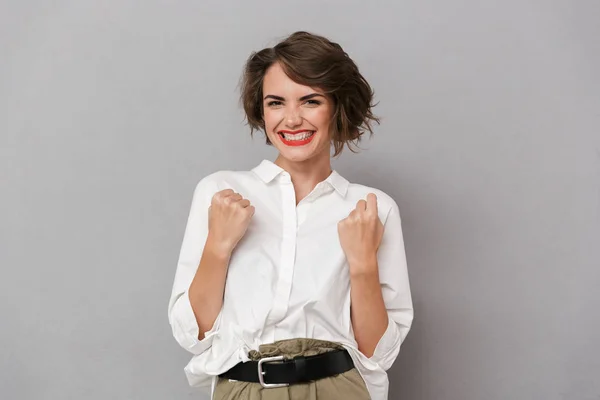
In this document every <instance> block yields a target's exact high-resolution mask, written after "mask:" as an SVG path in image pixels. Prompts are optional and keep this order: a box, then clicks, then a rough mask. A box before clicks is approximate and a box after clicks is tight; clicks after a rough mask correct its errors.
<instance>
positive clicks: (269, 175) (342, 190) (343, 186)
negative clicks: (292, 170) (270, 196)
mask: <svg viewBox="0 0 600 400" xmlns="http://www.w3.org/2000/svg"><path fill="white" fill-rule="evenodd" d="M252 171H253V172H254V173H255V174H256V175H258V177H259V178H260V179H261V180H262V181H263V182H265V183H270V182H271V181H272V180H273V179H275V177H277V175H279V174H281V173H282V172H285V170H284V169H283V168H281V167H280V166H278V165H277V164H275V163H274V162H272V161H269V160H263V161H262V162H261V163H260V164H259V165H257V166H256V167H254V168H253V169H252ZM325 182H327V183H329V184H330V185H331V186H332V187H333V188H334V189H335V190H336V191H337V192H338V193H339V194H340V195H341V196H342V197H345V196H346V193H347V192H348V186H349V185H350V182H348V181H347V180H346V178H344V177H343V176H341V175H340V174H339V173H338V172H337V171H336V170H333V171H332V172H331V174H330V175H329V176H328V177H327V179H325Z"/></svg>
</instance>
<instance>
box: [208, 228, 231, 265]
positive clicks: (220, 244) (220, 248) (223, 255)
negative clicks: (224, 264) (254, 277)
mask: <svg viewBox="0 0 600 400" xmlns="http://www.w3.org/2000/svg"><path fill="white" fill-rule="evenodd" d="M204 248H205V251H209V252H210V253H211V254H212V255H213V256H214V257H217V258H219V259H226V260H228V259H229V258H230V257H231V253H233V246H231V245H230V244H229V243H227V242H225V241H223V240H219V239H217V238H215V237H214V236H213V235H211V234H210V232H209V234H208V237H207V239H206V245H205V246H204Z"/></svg>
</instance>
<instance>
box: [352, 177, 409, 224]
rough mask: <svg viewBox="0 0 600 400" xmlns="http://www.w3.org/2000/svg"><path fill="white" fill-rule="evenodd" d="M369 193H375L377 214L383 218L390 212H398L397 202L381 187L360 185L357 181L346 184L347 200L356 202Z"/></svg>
mask: <svg viewBox="0 0 600 400" xmlns="http://www.w3.org/2000/svg"><path fill="white" fill-rule="evenodd" d="M369 193H373V194H375V196H377V207H378V209H379V214H380V216H382V217H383V218H382V219H383V220H385V219H387V216H388V215H389V214H390V212H394V213H397V214H398V215H399V214H400V212H399V210H398V203H396V201H395V200H394V198H393V197H392V196H390V195H389V194H387V193H386V192H384V191H383V190H381V189H377V188H374V187H371V186H366V185H361V184H359V183H350V184H349V186H348V193H347V199H348V200H349V201H353V202H357V201H358V200H361V199H366V198H367V195H368V194H369Z"/></svg>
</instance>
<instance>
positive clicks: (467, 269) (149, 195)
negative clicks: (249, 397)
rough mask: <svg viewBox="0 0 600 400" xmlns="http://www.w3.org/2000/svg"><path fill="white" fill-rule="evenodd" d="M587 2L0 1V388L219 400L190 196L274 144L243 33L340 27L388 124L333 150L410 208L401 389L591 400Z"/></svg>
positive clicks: (594, 5) (34, 393)
mask: <svg viewBox="0 0 600 400" xmlns="http://www.w3.org/2000/svg"><path fill="white" fill-rule="evenodd" d="M599 16H600V4H599V3H598V2H597V1H566V0H565V1H529V2H519V1H516V0H509V1H503V2H490V1H475V0H470V1H452V2H447V1H442V0H438V1H419V2H417V1H412V2H384V1H377V2H373V1H371V2H369V3H368V6H367V3H365V2H364V1H341V0H340V1H314V0H306V1H303V2H282V1H280V2H268V1H237V2H217V1H210V2H209V1H178V2H169V1H166V0H165V1H158V0H151V1H148V0H146V1H132V0H119V1H111V2H98V1H96V2H93V1H52V2H50V1H48V2H42V1H17V0H15V1H8V2H7V1H2V2H1V3H0V134H1V142H0V144H1V146H0V174H1V175H0V179H1V197H0V209H1V215H0V217H1V221H0V229H1V231H0V233H1V236H0V239H1V242H0V243H1V246H2V247H1V254H0V262H1V270H0V296H1V298H0V300H1V301H0V317H1V320H0V321H1V322H0V323H1V328H0V397H1V398H3V399H32V400H33V399H53V400H54V399H144V400H151V399H205V398H206V397H204V395H202V394H200V393H199V392H198V391H197V389H193V388H189V387H188V386H187V383H186V381H185V378H184V374H183V367H184V365H185V363H186V362H187V361H188V360H189V358H190V356H189V355H188V354H187V353H186V352H185V351H183V350H182V349H180V348H179V347H178V346H177V344H176V343H175V341H174V339H173V338H172V337H171V333H170V328H169V326H168V322H167V314H166V311H167V301H168V296H169V292H170V289H171V284H172V280H173V275H174V271H175V264H176V258H177V255H178V251H179V246H180V244H181V239H182V235H183V229H184V225H185V221H186V218H187V213H188V211H189V205H190V201H191V195H192V192H193V189H194V186H195V184H196V183H197V181H198V180H199V179H200V178H201V177H203V176H204V175H206V174H208V173H211V172H213V171H216V170H219V169H249V168H252V167H253V166H254V165H256V164H258V162H259V161H260V160H261V159H263V158H269V159H274V157H275V153H274V151H273V149H271V148H268V147H266V146H265V145H264V142H263V139H262V135H257V136H255V139H254V140H251V138H250V137H249V135H248V130H247V128H246V127H245V126H244V125H243V123H242V114H241V109H240V108H239V106H238V103H237V83H238V78H239V76H240V72H241V68H242V64H243V62H244V60H245V59H246V57H247V56H248V55H249V53H250V51H252V50H257V49H260V48H263V47H265V46H268V45H273V44H274V43H275V42H276V41H277V40H278V39H280V38H282V37H284V36H285V35H287V34H289V33H291V32H293V31H295V30H298V29H304V30H309V31H313V32H315V33H320V34H323V35H326V36H328V37H330V38H331V39H333V40H335V41H338V42H339V43H340V44H341V45H342V46H343V47H344V48H345V49H346V50H347V52H348V53H349V54H350V55H351V57H353V58H354V60H355V61H356V62H357V63H358V65H359V66H360V68H361V71H362V72H363V73H364V75H365V76H366V78H367V79H368V80H369V81H370V83H371V84H372V85H373V87H374V88H375V90H376V97H377V100H378V101H379V102H380V104H379V105H378V106H377V107H376V111H377V113H378V115H380V116H381V117H382V118H383V120H382V124H381V126H379V127H377V129H376V135H375V136H374V137H373V139H372V140H370V141H364V142H363V145H362V147H363V148H364V150H363V151H362V152H361V153H360V154H356V155H354V154H351V153H349V152H346V153H344V154H343V155H342V157H341V158H340V159H338V160H336V161H335V162H334V167H335V168H336V169H337V170H339V171H340V172H341V173H342V174H343V175H344V176H346V177H347V178H348V179H349V180H351V181H355V182H360V183H363V184H367V185H370V186H375V187H378V188H380V189H382V190H384V191H386V192H388V193H389V194H390V195H392V196H393V197H394V198H395V199H396V200H397V201H398V203H399V205H400V209H401V212H402V216H403V227H404V234H405V238H406V249H407V257H408V262H409V271H410V277H411V286H412V290H413V296H414V304H415V311H416V319H415V321H414V325H413V329H412V331H411V332H410V334H409V336H408V338H407V340H406V342H405V344H404V346H403V349H402V351H401V353H400V357H399V359H398V361H397V362H396V364H395V365H394V367H393V368H392V369H391V371H390V380H391V382H392V383H391V394H390V398H391V399H406V400H479V399H485V400H487V399H499V400H500V399H503V400H504V399H511V400H512V399H544V400H553V399H577V400H583V399H600V379H599V378H598V377H600V351H599V350H598V347H599V344H598V343H597V341H598V339H600V333H599V331H600V321H599V320H600V317H599V315H600V312H599V311H598V308H599V306H600V291H599V289H598V288H599V284H600V268H599V267H600V253H599V249H600V215H599V214H600V213H599V211H600V185H599V183H600V161H599V160H600V134H599V127H600V113H599V105H600V95H599V92H600V79H599V74H598V71H600V45H599V38H600V29H599V25H598V19H599Z"/></svg>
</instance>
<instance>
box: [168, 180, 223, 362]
mask: <svg viewBox="0 0 600 400" xmlns="http://www.w3.org/2000/svg"><path fill="white" fill-rule="evenodd" d="M216 192H217V186H216V183H214V182H212V180H211V179H210V176H209V177H206V178H204V179H202V180H201V181H200V182H199V183H198V184H197V185H196V189H195V190H194V195H193V198H192V206H191V209H190V213H189V216H188V220H187V224H186V228H185V232H184V236H183V243H182V245H181V250H180V252H179V259H178V262H177V269H176V271H175V280H174V283H173V290H172V292H171V297H170V299H169V309H168V318H169V323H170V325H171V329H172V331H173V336H174V337H175V340H176V341H177V343H179V345H180V346H181V347H183V348H184V349H185V350H187V351H189V352H190V353H192V354H195V355H198V354H201V353H203V352H204V351H206V350H207V349H209V348H210V346H211V344H212V341H213V338H214V336H215V335H216V334H218V330H219V325H220V320H221V314H220V313H219V315H218V316H217V319H216V320H215V323H214V325H213V327H212V328H211V329H210V330H209V331H208V332H206V333H205V335H204V338H203V339H202V340H198V337H199V333H200V332H199V328H198V323H197V322H196V317H195V316H194V311H193V310H192V306H191V304H190V299H189V296H188V289H189V287H190V284H191V283H192V280H193V279H194V276H195V274H196V270H197V269H198V264H199V263H200V258H201V257H202V252H203V251H204V244H205V242H206V238H207V236H208V207H209V206H210V202H211V199H212V196H213V195H214V194H215V193H216Z"/></svg>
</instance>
